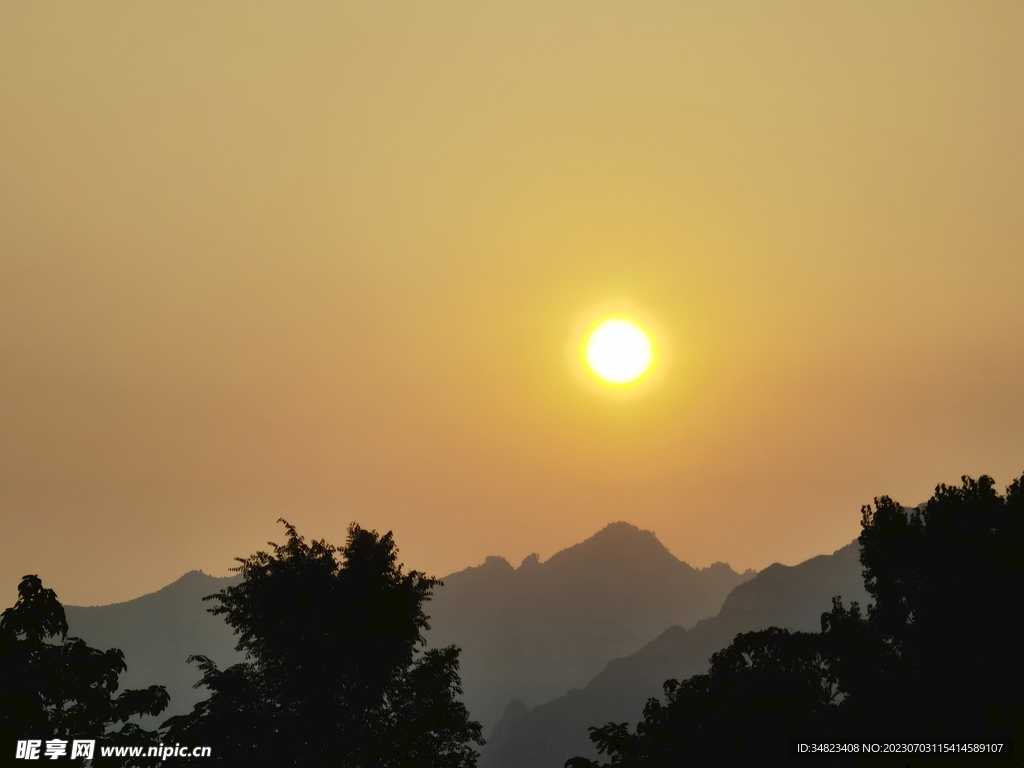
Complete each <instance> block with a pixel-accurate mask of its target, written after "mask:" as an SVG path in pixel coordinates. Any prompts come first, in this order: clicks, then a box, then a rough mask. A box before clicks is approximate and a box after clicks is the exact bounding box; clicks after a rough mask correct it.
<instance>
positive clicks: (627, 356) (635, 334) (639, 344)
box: [583, 317, 654, 386]
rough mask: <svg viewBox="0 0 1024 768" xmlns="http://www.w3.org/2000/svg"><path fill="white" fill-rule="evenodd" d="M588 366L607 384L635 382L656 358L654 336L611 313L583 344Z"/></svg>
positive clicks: (620, 384)
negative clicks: (611, 315) (652, 340)
mask: <svg viewBox="0 0 1024 768" xmlns="http://www.w3.org/2000/svg"><path fill="white" fill-rule="evenodd" d="M583 357H584V359H585V360H586V363H587V367H588V368H590V370H591V371H592V372H593V374H594V375H595V376H597V378H599V379H601V381H603V382H605V383H606V384H612V385H616V386H623V385H626V384H632V383H633V382H635V381H637V380H638V379H639V378H640V377H641V376H643V375H644V374H645V373H647V371H649V370H650V368H651V364H652V363H653V362H654V345H653V344H652V343H651V337H650V336H648V335H647V333H646V332H645V331H644V330H643V328H641V327H640V326H639V325H637V324H636V323H634V322H633V321H632V320H628V319H626V318H624V317H612V318H608V319H607V320H604V321H602V322H601V323H600V324H598V326H597V327H596V328H594V330H593V331H591V332H590V335H589V336H587V341H586V343H585V345H584V348H583Z"/></svg>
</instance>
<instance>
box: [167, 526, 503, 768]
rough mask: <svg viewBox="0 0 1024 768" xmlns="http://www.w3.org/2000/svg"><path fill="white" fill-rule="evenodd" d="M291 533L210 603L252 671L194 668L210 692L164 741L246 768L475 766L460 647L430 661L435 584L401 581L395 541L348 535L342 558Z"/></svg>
mask: <svg viewBox="0 0 1024 768" xmlns="http://www.w3.org/2000/svg"><path fill="white" fill-rule="evenodd" d="M281 522H284V525H285V528H286V531H287V535H288V539H287V541H286V542H285V543H284V544H283V545H278V544H273V543H271V547H272V548H273V552H272V553H267V552H257V553H256V554H255V555H252V556H251V557H249V558H246V559H244V560H243V559H239V563H240V566H239V568H238V569H237V570H239V571H240V572H241V573H242V574H243V576H244V581H243V582H242V583H241V584H239V585H237V586H234V587H229V588H227V589H225V590H224V591H223V592H221V593H219V594H217V595H213V596H212V597H213V599H216V600H217V601H218V602H219V605H217V606H216V607H214V608H212V609H211V612H212V613H215V614H219V615H223V616H224V618H225V621H227V623H228V624H229V625H230V626H231V627H232V628H234V630H235V631H236V633H237V634H238V636H239V640H238V649H239V650H240V651H244V652H245V653H246V661H244V662H242V663H240V664H236V665H234V666H231V667H229V668H227V669H225V670H219V669H217V667H216V665H215V664H214V663H213V662H212V661H210V660H209V659H207V658H204V657H197V661H198V663H199V666H200V669H201V670H202V671H203V679H202V681H201V685H203V686H205V687H207V688H208V689H209V690H210V694H211V695H210V697H209V698H208V699H206V700H205V701H203V702H200V703H199V704H197V705H196V707H195V709H194V710H193V712H192V713H190V714H189V715H184V716H179V717H176V718H171V719H170V720H169V721H168V722H167V723H165V726H166V727H167V728H168V733H167V738H166V739H165V740H167V741H175V742H177V741H180V742H183V743H188V742H192V743H195V744H202V745H210V746H212V747H213V753H214V760H215V761H217V762H219V763H222V764H227V765H238V766H262V765H277V766H287V765H295V766H299V765H302V766H320V765H332V766H335V765H336V766H352V767H353V768H355V767H357V766H359V767H361V766H366V768H371V767H373V768H389V767H390V766H395V767H396V768H397V767H398V766H403V767H404V766H409V767H410V768H411V767H412V766H422V765H431V766H438V767H439V768H440V767H441V766H452V767H453V768H455V767H458V768H462V766H472V765H475V762H476V757H477V753H476V752H475V751H474V750H473V749H471V748H470V746H469V742H471V741H472V742H476V743H478V744H482V743H483V739H482V738H481V728H480V725H479V724H478V723H475V722H472V721H470V720H469V715H468V712H467V711H466V708H465V706H464V705H463V704H461V703H460V702H459V701H458V700H457V698H456V697H457V696H458V695H459V694H461V692H462V691H461V688H460V682H459V676H458V654H459V650H458V649H457V648H456V647H454V646H450V647H448V648H443V649H434V650H428V651H423V650H422V647H423V646H425V644H426V643H425V640H424V639H423V635H422V633H423V631H425V630H426V629H428V628H429V627H428V624H427V616H426V615H425V614H424V612H423V603H424V602H425V601H426V600H428V599H429V598H430V595H431V591H432V589H433V588H434V587H435V586H436V585H438V584H439V582H438V581H437V580H436V579H433V578H428V577H427V576H425V575H424V574H422V573H420V572H418V571H410V572H408V573H405V572H403V570H402V566H401V565H400V564H398V563H397V549H396V547H395V543H394V540H393V538H392V535H391V534H390V533H387V534H385V535H383V536H380V535H378V534H377V533H376V532H375V531H367V530H365V529H363V528H360V527H359V526H358V525H352V526H351V527H350V528H349V532H348V539H347V541H346V544H345V546H344V547H341V548H336V547H334V546H332V545H330V544H328V543H326V542H325V541H322V540H321V541H315V542H312V543H307V542H306V541H305V539H303V538H302V537H300V536H299V535H298V534H297V533H296V531H295V528H294V527H293V526H291V525H290V524H288V523H287V522H285V521H281ZM208 599H209V598H208Z"/></svg>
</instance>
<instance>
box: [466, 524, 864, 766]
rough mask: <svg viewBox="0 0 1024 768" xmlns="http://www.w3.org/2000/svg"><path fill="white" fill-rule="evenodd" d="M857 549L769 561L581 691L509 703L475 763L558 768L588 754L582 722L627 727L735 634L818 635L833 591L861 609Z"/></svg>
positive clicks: (591, 748) (701, 669)
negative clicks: (710, 610)
mask: <svg viewBox="0 0 1024 768" xmlns="http://www.w3.org/2000/svg"><path fill="white" fill-rule="evenodd" d="M859 552H860V548H859V545H858V544H857V542H853V543H851V544H848V545H847V546H845V547H843V548H842V549H839V550H837V551H836V552H835V553H833V554H831V555H819V556H818V557H814V558H811V559H810V560H807V561H805V562H803V563H800V564H799V565H795V566H785V565H779V564H777V563H776V564H775V565H771V566H769V567H768V568H765V569H764V570H763V571H761V572H760V573H759V574H757V576H755V577H754V578H753V579H751V580H749V581H747V582H745V583H743V584H740V585H739V586H737V587H736V588H735V589H734V590H733V591H732V592H731V593H730V594H729V596H728V597H727V598H726V600H725V605H724V606H723V607H722V610H721V612H719V613H718V615H716V616H714V617H712V618H709V619H704V620H702V621H699V622H697V625H696V626H695V627H693V628H692V629H684V628H682V627H679V626H674V627H670V628H668V629H666V630H665V631H664V632H663V633H661V634H660V635H658V637H657V638H655V639H654V640H653V641H651V642H650V643H649V644H647V645H646V646H644V648H642V649H641V650H639V651H637V652H636V653H634V654H632V655H630V656H628V657H626V658H619V659H614V660H612V661H610V662H609V663H608V665H607V666H606V667H605V669H604V670H603V671H602V672H601V673H600V674H599V675H597V676H596V677H595V678H594V679H593V680H592V681H590V683H589V684H588V685H587V686H586V687H584V688H583V690H576V689H574V690H571V691H569V692H568V693H567V694H565V695H564V696H562V697H560V698H558V699H555V700H553V701H551V702H548V703H547V704H543V705H541V706H539V707H536V708H534V709H533V710H532V711H529V712H528V711H527V708H526V707H525V706H523V705H522V704H521V703H513V704H511V705H510V706H509V707H508V710H507V711H506V716H505V717H504V718H503V719H502V721H500V722H499V723H498V724H497V725H496V726H495V728H494V729H493V730H492V731H491V732H489V733H488V734H487V736H489V737H490V738H489V741H488V744H487V745H486V746H485V747H484V749H483V755H482V758H481V760H480V768H561V766H562V765H563V764H564V763H565V761H566V759H567V758H569V757H572V756H574V755H585V756H590V757H596V755H597V753H596V750H595V749H594V746H593V744H592V743H591V742H590V740H589V739H588V738H587V737H588V732H587V728H588V727H589V726H600V725H604V724H605V723H607V722H609V721H615V722H620V723H621V722H629V723H630V724H631V726H632V725H635V724H636V723H637V721H639V720H640V719H641V714H642V711H643V706H644V703H645V702H646V701H647V699H648V698H650V697H651V696H660V695H661V693H662V684H663V683H664V682H665V680H668V679H670V678H675V679H677V680H683V679H685V678H687V677H690V676H691V675H696V674H701V673H704V672H707V670H708V660H709V659H710V657H711V655H712V654H713V653H715V652H716V651H718V650H720V649H722V648H724V647H725V646H727V645H728V644H729V643H730V642H731V641H732V639H733V638H734V637H735V636H736V635H737V634H738V633H740V632H752V631H756V630H760V629H766V628H767V627H771V626H775V627H782V628H785V629H790V630H801V631H805V632H818V631H820V630H821V614H822V613H824V612H825V611H827V610H828V609H830V608H831V606H832V602H831V600H832V598H833V597H835V596H842V598H843V602H844V603H845V604H846V605H849V604H850V603H851V602H852V601H857V602H859V603H860V604H861V606H865V605H866V604H867V601H868V595H867V592H866V591H865V590H864V583H863V578H862V575H861V567H860V562H859V560H858V557H859Z"/></svg>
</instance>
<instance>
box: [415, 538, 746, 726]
mask: <svg viewBox="0 0 1024 768" xmlns="http://www.w3.org/2000/svg"><path fill="white" fill-rule="evenodd" d="M753 575H754V574H753V571H750V572H747V573H745V574H738V573H736V572H735V571H733V570H732V568H730V567H729V566H728V565H725V564H723V563H715V564H714V565H712V566H711V567H709V568H704V569H700V570H697V569H694V568H692V567H690V566H689V565H687V564H686V563H684V562H682V561H680V560H679V559H677V558H676V557H675V556H674V555H672V553H671V552H669V551H668V550H667V549H666V548H665V546H664V545H663V544H662V543H661V542H659V541H658V539H657V538H656V537H655V535H654V534H653V533H652V532H651V531H644V530H640V529H639V528H637V527H636V526H634V525H630V524H629V523H623V522H618V523H612V524H611V525H609V526H607V527H606V528H604V529H603V530H601V531H599V532H598V533H596V534H595V535H594V536H592V537H591V538H589V539H587V540H586V541H584V542H582V543H581V544H577V545H575V546H573V547H569V548H568V549H565V550H562V551H561V552H558V553H557V554H555V555H553V556H552V557H551V558H550V559H549V560H547V561H546V562H543V563H542V562H540V560H539V558H538V557H537V556H536V555H531V556H530V557H527V558H526V559H525V560H523V562H522V564H521V565H520V566H519V567H518V568H513V567H512V565H511V564H509V563H508V561H506V560H505V559H503V558H500V557H488V558H487V559H486V561H485V562H484V563H483V565H480V566H477V567H474V568H467V569H465V570H463V571H459V572H458V573H454V574H452V575H450V576H446V577H445V578H444V584H445V585H444V587H442V588H440V589H438V590H437V592H436V593H435V595H434V599H433V600H432V601H431V602H430V603H428V604H427V606H426V609H427V613H428V614H429V615H430V616H431V620H430V623H431V627H432V629H431V631H430V633H428V640H429V642H430V643H431V644H432V645H435V644H436V645H438V646H443V645H447V644H448V643H455V644H456V645H458V646H459V647H460V648H462V657H461V670H462V681H463V688H464V690H465V702H466V704H467V706H468V707H469V710H470V712H471V713H472V714H473V717H474V718H475V719H477V720H479V721H480V722H481V723H482V724H483V725H484V728H485V729H486V730H485V732H488V731H490V729H491V727H492V726H493V725H494V724H495V723H496V722H497V721H498V720H499V719H500V718H501V717H502V713H503V712H504V711H505V709H506V706H507V705H508V704H509V702H510V701H512V700H519V701H520V702H523V703H524V704H525V705H527V706H535V705H537V704H539V703H541V702H543V701H548V700H550V699H552V698H554V697H556V696H559V695H561V694H564V693H565V692H566V691H567V690H569V689H570V688H572V687H573V686H582V685H584V684H585V683H586V682H587V681H588V680H589V679H590V678H592V677H593V676H594V675H596V674H597V673H598V672H600V671H601V669H602V668H603V667H604V666H605V664H606V663H607V662H608V660H609V659H612V658H615V657H618V656H623V655H626V654H629V653H632V652H634V651H637V650H639V649H640V648H642V647H643V646H644V645H645V644H646V643H648V642H650V641H651V640H652V639H654V638H655V637H656V636H657V635H658V634H659V633H660V632H662V631H663V630H665V629H666V628H667V627H670V626H673V625H682V626H692V625H693V624H694V623H695V622H697V621H698V620H699V619H701V618H704V617H707V616H711V615H713V614H714V613H715V612H717V611H718V609H719V608H720V607H721V606H722V602H723V600H724V599H725V596H726V595H727V594H728V593H729V592H730V590H732V589H733V587H735V586H736V585H738V584H740V583H741V582H743V581H745V580H747V579H750V578H752V577H753Z"/></svg>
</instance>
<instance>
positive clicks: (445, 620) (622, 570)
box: [66, 523, 753, 731]
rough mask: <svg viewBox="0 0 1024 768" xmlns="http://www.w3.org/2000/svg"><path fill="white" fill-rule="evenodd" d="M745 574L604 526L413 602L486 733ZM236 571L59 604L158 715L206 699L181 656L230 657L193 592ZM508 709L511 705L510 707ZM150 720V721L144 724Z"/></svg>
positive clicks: (494, 561) (220, 629)
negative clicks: (152, 694)
mask: <svg viewBox="0 0 1024 768" xmlns="http://www.w3.org/2000/svg"><path fill="white" fill-rule="evenodd" d="M752 576H753V572H752V571H750V572H748V573H746V574H738V573H736V572H735V571H733V570H732V569H731V568H730V567H729V566H727V565H724V564H722V563H716V564H714V565H712V566H711V567H709V568H705V569H700V570H697V569H694V568H691V567H690V566H689V565H687V564H686V563H684V562H681V561H680V560H678V559H677V558H676V557H674V556H673V555H672V554H671V553H670V552H669V551H668V550H667V549H666V548H665V547H664V546H663V545H662V544H661V543H660V542H659V541H658V540H657V538H656V537H655V536H654V534H653V533H651V532H650V531H642V530H640V529H639V528H637V527H636V526H633V525H629V524H628V523H613V524H611V525H609V526H607V527H606V528H604V529H603V530H601V531H599V532H598V533H597V534H595V535H594V536H592V537H591V538H589V539H587V540H586V541H584V542H582V543H581V544H577V545H576V546H573V547H569V548H568V549H565V550H562V551H561V552H559V553H557V554H556V555H554V556H552V557H551V558H550V559H549V560H547V561H546V562H543V563H542V562H540V560H539V558H538V557H537V556H536V555H532V556H530V557H528V558H526V559H525V560H524V561H523V563H522V564H521V565H520V566H519V568H513V567H512V566H511V565H510V564H509V563H508V561H506V560H505V559H503V558H500V557H488V558H487V559H486V560H485V561H484V563H483V564H482V565H479V566H476V567H474V568H467V569H465V570H463V571H459V572H458V573H453V574H451V575H449V576H446V577H444V579H443V580H444V586H443V587H439V588H438V589H437V590H436V592H435V593H434V598H433V600H431V601H430V602H428V603H426V605H425V606H424V608H425V610H426V612H427V614H428V615H429V616H430V617H431V619H430V623H431V627H432V629H431V631H430V632H429V633H428V635H427V636H428V640H429V642H430V644H431V645H432V646H435V647H440V646H444V645H447V644H449V643H454V644H456V645H458V646H459V647H460V648H462V649H463V651H462V656H461V677H462V682H463V688H464V690H465V697H464V698H465V701H466V704H467V706H468V707H469V710H470V713H471V715H472V716H473V718H474V719H476V720H479V721H480V722H482V723H483V724H484V727H485V729H486V730H487V731H489V730H490V729H491V727H492V726H493V725H494V724H495V723H496V722H497V721H498V720H499V719H500V718H501V717H502V714H503V712H505V709H506V706H507V705H508V704H509V702H510V701H511V700H513V699H519V700H521V701H522V702H525V704H523V705H521V706H523V707H524V708H525V705H527V704H528V705H529V706H534V705H536V704H538V703H540V702H543V701H548V700H550V699H552V698H554V697H556V696H559V695H561V694H563V693H565V691H567V690H568V689H569V688H571V687H572V686H580V685H583V684H584V683H586V681H587V680H589V679H590V678H592V677H593V676H594V675H595V674H597V673H598V672H600V671H601V669H602V668H603V667H604V665H605V664H606V663H607V661H608V660H609V659H611V658H615V657H617V656H623V655H626V654H629V653H632V652H633V651H636V650H637V649H639V648H642V647H643V646H644V644H645V643H647V642H649V641H650V640H651V639H652V638H654V637H656V636H657V635H658V633H659V632H661V631H662V630H664V629H665V628H666V627H669V626H672V625H675V624H679V625H683V626H689V625H692V624H693V623H694V622H696V621H697V620H698V619H701V618H703V617H705V616H710V615H712V614H714V613H715V612H716V611H717V610H718V609H719V608H720V607H721V605H722V601H723V600H724V599H725V596H726V595H727V594H728V593H729V591H730V590H731V589H732V588H733V587H734V586H736V585H737V584H739V583H741V582H742V581H744V580H745V579H749V578H751V577H752ZM239 579H240V577H239V576H235V577H231V578H215V577H213V576H208V575H206V574H204V573H202V572H200V571H192V572H190V573H187V574H185V575H184V576H182V577H181V578H180V579H178V580H177V581H176V582H174V583H173V584H171V585H169V586H167V587H164V588H163V589H161V590H160V591H158V592H154V593H153V594H150V595H145V596H143V597H139V598H136V599H135V600H129V601H128V602H125V603H118V604H116V605H105V606H93V607H75V606H67V608H66V610H67V619H68V624H69V625H70V628H71V633H72V634H73V635H77V636H79V637H82V638H83V639H85V640H86V641H87V642H88V643H89V644H90V645H93V646H95V647H98V648H110V647H116V648H120V649H121V650H123V651H124V653H125V660H126V662H127V664H128V672H127V673H126V674H125V675H124V677H123V679H122V681H121V684H122V686H128V687H131V686H133V685H143V684H144V685H149V684H153V683H156V684H160V685H165V686H167V690H168V692H169V693H170V694H171V703H170V706H169V707H168V709H167V711H166V713H165V714H164V715H162V716H161V718H160V719H161V720H162V719H164V718H166V717H170V716H172V715H178V714H184V713H186V712H188V711H190V710H191V708H192V706H193V704H195V703H196V702H197V701H199V700H201V699H203V698H206V696H207V692H206V691H205V690H195V689H194V688H192V685H193V684H194V683H195V682H196V681H197V680H199V678H200V672H199V670H198V668H197V667H195V666H194V665H189V664H187V663H186V662H185V660H186V659H187V658H188V657H189V656H190V655H192V654H203V655H206V656H209V657H210V658H212V659H213V660H214V661H216V662H217V663H218V664H219V665H220V666H221V667H224V666H227V665H229V664H232V663H234V662H235V661H238V660H240V658H241V657H240V654H238V653H237V652H236V651H235V650H234V647H235V643H236V641H237V638H236V637H235V636H234V635H233V634H232V632H231V630H230V628H229V627H228V626H227V625H226V624H225V623H224V622H223V620H222V619H221V618H220V617H216V616H211V615H210V614H209V613H207V608H209V607H210V605H211V603H204V602H202V598H203V597H205V596H206V595H211V594H213V593H215V592H219V591H220V590H221V589H223V588H224V587H226V586H228V585H230V584H235V583H237V582H238V580H239ZM513 709H514V708H513ZM145 724H146V726H147V727H152V726H153V723H148V722H147V723H145Z"/></svg>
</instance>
